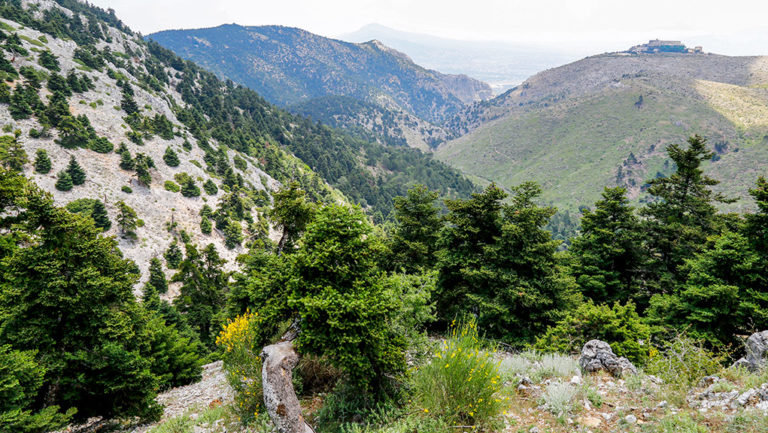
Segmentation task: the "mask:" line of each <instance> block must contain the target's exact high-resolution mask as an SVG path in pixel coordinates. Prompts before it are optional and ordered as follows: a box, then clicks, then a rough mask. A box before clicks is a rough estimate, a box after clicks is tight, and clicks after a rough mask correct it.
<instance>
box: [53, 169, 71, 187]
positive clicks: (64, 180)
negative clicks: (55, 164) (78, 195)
mask: <svg viewBox="0 0 768 433" xmlns="http://www.w3.org/2000/svg"><path fill="white" fill-rule="evenodd" d="M72 186H73V185H72V178H71V177H69V173H67V172H66V171H60V172H59V174H58V180H56V185H55V187H56V189H57V190H59V191H69V190H71V189H72Z"/></svg>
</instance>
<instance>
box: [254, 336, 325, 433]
mask: <svg viewBox="0 0 768 433" xmlns="http://www.w3.org/2000/svg"><path fill="white" fill-rule="evenodd" d="M261 358H262V359H263V360H264V365H263V366H262V368H261V377H262V386H263V389H264V406H266V408H267V413H269V417H270V418H271V419H272V422H274V423H275V426H277V430H278V431H279V432H280V433H314V431H315V430H314V429H312V427H310V426H309V425H308V424H307V423H306V422H304V417H303V416H302V415H301V406H300V405H299V399H298V397H296V391H294V389H293V369H294V368H295V367H296V365H297V364H298V363H299V355H298V354H297V353H296V350H294V348H293V342H292V341H283V342H280V343H276V344H271V345H269V346H266V347H265V348H264V349H263V350H262V351H261Z"/></svg>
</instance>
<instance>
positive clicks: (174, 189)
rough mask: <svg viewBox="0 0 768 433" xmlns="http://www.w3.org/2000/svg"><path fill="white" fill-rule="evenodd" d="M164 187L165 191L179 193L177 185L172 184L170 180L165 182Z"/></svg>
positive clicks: (179, 189) (179, 188)
mask: <svg viewBox="0 0 768 433" xmlns="http://www.w3.org/2000/svg"><path fill="white" fill-rule="evenodd" d="M164 187H165V190H166V191H171V192H179V191H181V187H180V186H179V184H177V183H176V182H174V181H172V180H166V181H165V185H164Z"/></svg>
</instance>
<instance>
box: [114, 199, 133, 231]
mask: <svg viewBox="0 0 768 433" xmlns="http://www.w3.org/2000/svg"><path fill="white" fill-rule="evenodd" d="M117 226H118V227H119V228H120V236H122V237H123V238H124V239H131V240H133V239H136V227H137V221H136V211H135V210H133V208H132V207H130V206H128V205H127V204H125V202H124V201H119V202H117Z"/></svg>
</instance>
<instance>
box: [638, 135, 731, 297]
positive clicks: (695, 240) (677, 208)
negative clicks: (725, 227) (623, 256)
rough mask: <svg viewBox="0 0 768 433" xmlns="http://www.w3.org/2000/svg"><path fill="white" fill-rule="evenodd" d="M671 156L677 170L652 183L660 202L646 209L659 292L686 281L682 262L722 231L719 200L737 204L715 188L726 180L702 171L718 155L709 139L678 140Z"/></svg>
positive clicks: (650, 246) (646, 234)
mask: <svg viewBox="0 0 768 433" xmlns="http://www.w3.org/2000/svg"><path fill="white" fill-rule="evenodd" d="M667 154H668V155H669V157H670V158H671V159H672V161H673V162H674V163H675V166H676V167H677V169H676V171H675V172H674V173H673V174H672V175H670V176H669V177H658V178H655V179H652V180H650V181H649V184H650V188H648V193H649V194H650V195H651V196H652V197H653V198H654V199H655V201H653V202H651V203H649V204H648V205H647V206H646V207H645V208H643V209H642V210H641V214H642V215H643V216H645V217H646V218H647V221H646V224H645V236H646V241H647V245H648V246H649V248H650V257H651V258H652V260H651V261H650V262H649V267H650V269H649V270H650V272H651V273H652V276H653V279H654V280H655V286H656V288H653V287H652V288H651V290H652V291H654V292H657V291H661V290H662V288H664V287H673V286H675V284H676V282H679V281H680V279H681V274H680V269H679V268H680V266H682V265H683V263H684V262H685V260H686V259H689V258H692V257H693V256H694V254H696V253H697V252H699V251H701V248H702V247H703V246H704V245H705V241H706V239H707V237H708V236H711V235H714V234H716V233H718V231H719V230H720V229H721V225H722V224H721V223H722V221H721V219H720V218H718V216H717V208H716V207H715V203H732V202H733V200H732V199H728V198H726V197H725V196H723V195H722V194H720V193H715V192H713V191H712V188H711V187H712V186H715V185H717V184H718V183H720V182H719V181H717V180H715V179H713V178H711V177H709V176H706V175H704V172H703V171H702V169H701V164H702V163H703V162H704V161H708V160H709V159H711V158H712V155H713V153H712V152H710V151H709V150H708V149H707V146H706V140H705V139H704V138H702V137H700V136H698V135H694V136H692V137H690V138H689V139H688V146H687V147H686V148H683V147H681V146H679V145H677V144H673V145H671V146H669V148H668V149H667ZM639 304H640V303H639Z"/></svg>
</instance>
